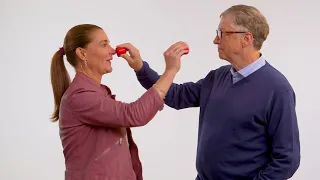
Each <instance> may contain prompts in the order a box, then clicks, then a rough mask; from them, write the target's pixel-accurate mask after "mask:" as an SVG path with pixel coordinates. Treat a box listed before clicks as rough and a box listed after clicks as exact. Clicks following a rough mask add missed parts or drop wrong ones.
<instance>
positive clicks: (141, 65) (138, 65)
mask: <svg viewBox="0 0 320 180" xmlns="http://www.w3.org/2000/svg"><path fill="white" fill-rule="evenodd" d="M142 67H143V61H142V60H141V61H140V62H139V64H137V67H135V68H134V69H133V70H134V71H135V72H139V71H140V70H141V69H142Z"/></svg>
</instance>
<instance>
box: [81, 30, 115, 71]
mask: <svg viewBox="0 0 320 180" xmlns="http://www.w3.org/2000/svg"><path fill="white" fill-rule="evenodd" d="M90 38H91V42H90V43H89V44H88V45H87V46H86V47H85V48H81V49H78V50H77V51H78V53H77V54H78V56H79V57H80V59H81V60H82V61H84V62H85V63H81V64H82V65H85V68H88V69H90V71H91V72H92V73H93V74H99V75H101V76H102V75H103V74H107V73H110V72H112V66H111V60H112V56H113V55H114V54H115V50H114V49H113V48H112V47H111V46H110V41H109V38H108V37H107V35H106V33H105V32H104V31H103V30H102V29H96V30H94V31H92V32H91V33H90Z"/></svg>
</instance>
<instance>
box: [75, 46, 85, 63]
mask: <svg viewBox="0 0 320 180" xmlns="http://www.w3.org/2000/svg"><path fill="white" fill-rule="evenodd" d="M76 54H77V56H78V57H79V58H80V59H81V60H82V61H86V60H87V58H86V52H85V50H84V49H83V48H81V47H78V48H77V49H76Z"/></svg>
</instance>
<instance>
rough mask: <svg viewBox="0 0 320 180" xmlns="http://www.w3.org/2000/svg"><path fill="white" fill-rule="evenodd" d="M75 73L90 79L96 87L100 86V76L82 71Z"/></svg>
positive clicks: (78, 70)
mask: <svg viewBox="0 0 320 180" xmlns="http://www.w3.org/2000/svg"><path fill="white" fill-rule="evenodd" d="M76 71H77V72H81V73H83V74H84V75H86V76H87V77H89V78H91V79H92V80H93V81H94V82H95V83H97V85H99V86H100V84H101V79H102V76H101V75H98V74H94V73H92V72H87V71H85V70H82V69H77V70H76Z"/></svg>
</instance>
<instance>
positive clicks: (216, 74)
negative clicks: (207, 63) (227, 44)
mask: <svg viewBox="0 0 320 180" xmlns="http://www.w3.org/2000/svg"><path fill="white" fill-rule="evenodd" d="M230 69H231V65H223V66H220V67H219V68H217V69H213V70H211V71H209V73H208V74H207V75H206V77H205V78H204V79H206V80H209V81H213V80H215V79H217V78H223V77H225V76H226V75H228V74H230Z"/></svg>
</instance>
